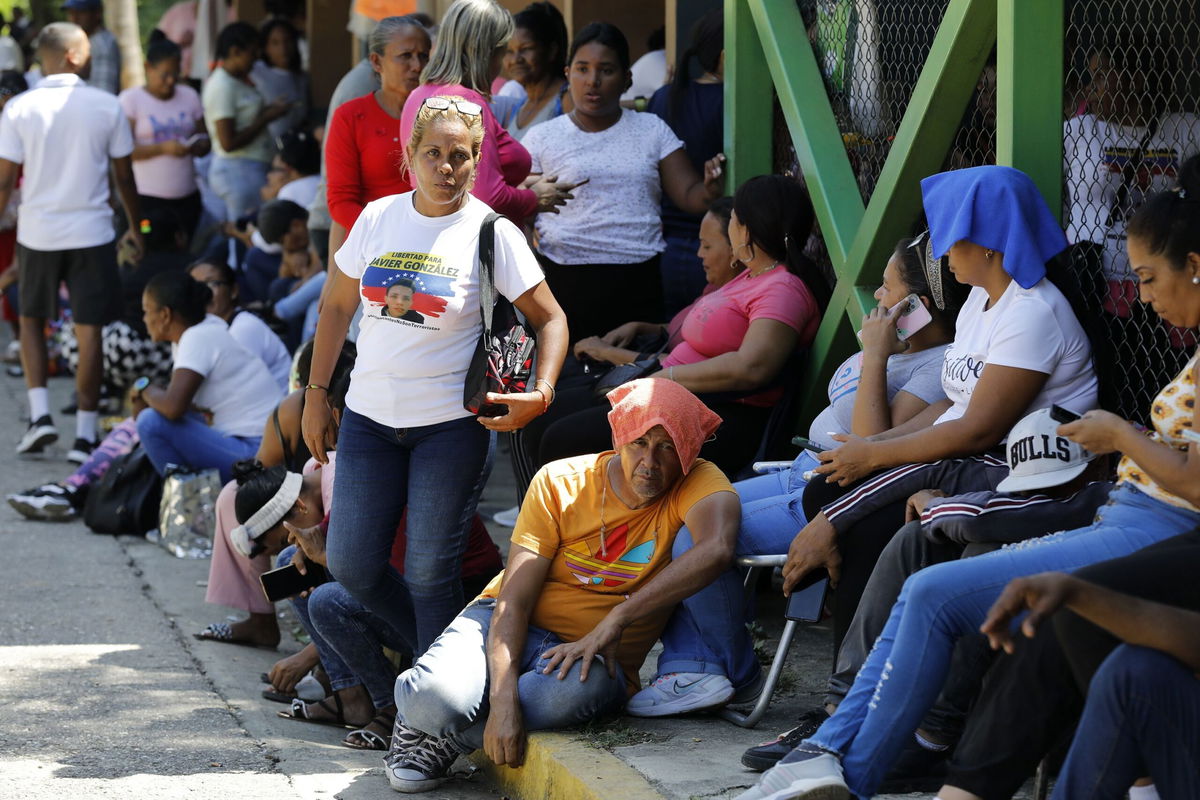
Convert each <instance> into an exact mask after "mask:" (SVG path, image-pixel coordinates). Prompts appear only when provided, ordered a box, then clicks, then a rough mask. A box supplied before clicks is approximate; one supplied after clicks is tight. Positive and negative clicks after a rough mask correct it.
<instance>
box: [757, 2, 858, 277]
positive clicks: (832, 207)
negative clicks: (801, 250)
mask: <svg viewBox="0 0 1200 800" xmlns="http://www.w3.org/2000/svg"><path fill="white" fill-rule="evenodd" d="M749 6H750V13H751V14H752V15H753V17H754V22H755V24H756V25H757V27H758V38H759V40H760V41H761V47H762V50H763V52H764V54H765V56H766V63H767V66H768V67H769V68H770V72H771V79H772V80H773V81H774V83H775V90H776V92H777V93H778V94H779V105H780V108H782V109H783V116H784V118H785V119H786V120H787V124H788V131H789V133H791V136H792V145H793V147H795V149H796V160H797V161H798V162H799V163H800V171H801V172H802V173H803V175H804V180H805V182H806V183H807V185H808V193H809V196H810V197H811V198H812V202H813V209H814V210H815V211H816V212H817V222H818V223H819V224H820V226H821V232H822V234H823V235H824V237H825V244H826V246H827V247H828V249H829V257H830V259H831V260H832V261H833V268H834V271H835V272H836V273H837V275H838V279H839V281H840V280H841V278H842V274H843V267H844V265H845V263H846V257H847V255H848V253H849V251H850V243H851V242H852V241H853V240H854V234H855V233H856V232H857V230H858V226H859V223H860V222H861V220H862V215H863V202H862V196H861V195H860V194H859V191H858V182H857V181H856V180H855V178H854V171H853V170H852V169H851V168H850V160H849V159H848V158H847V157H846V147H845V145H844V144H843V143H842V134H841V132H840V131H839V130H838V126H837V120H836V119H835V118H834V116H833V109H832V108H831V107H830V105H829V98H828V97H827V96H826V93H825V83H824V81H823V80H822V78H821V70H820V68H819V67H818V66H817V58H816V56H815V55H814V54H813V49H812V47H810V46H809V43H808V33H807V32H806V31H805V29H804V20H803V19H802V18H801V17H800V10H799V9H798V8H796V4H795V3H793V2H780V0H749ZM765 119H768V120H769V119H770V118H769V117H767V118H765Z"/></svg>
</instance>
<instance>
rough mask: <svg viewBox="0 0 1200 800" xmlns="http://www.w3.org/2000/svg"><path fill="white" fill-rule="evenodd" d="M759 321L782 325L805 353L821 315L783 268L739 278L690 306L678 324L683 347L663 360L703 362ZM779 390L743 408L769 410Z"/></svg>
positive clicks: (736, 343) (731, 347)
mask: <svg viewBox="0 0 1200 800" xmlns="http://www.w3.org/2000/svg"><path fill="white" fill-rule="evenodd" d="M758 319H773V320H776V321H778V322H782V323H783V324H785V325H787V326H788V327H790V328H792V329H793V330H795V331H796V333H798V334H799V336H800V338H799V341H798V342H797V346H799V347H807V346H808V345H809V344H811V343H812V340H813V337H814V336H816V334H817V326H818V325H820V323H821V311H820V308H819V307H818V306H817V301H816V299H815V298H814V297H813V295H812V292H810V291H809V289H808V286H806V285H805V284H804V281H802V280H800V278H798V277H796V276H795V275H793V274H792V273H790V272H788V271H787V270H786V269H783V268H782V267H779V268H776V269H773V270H771V271H770V272H768V273H766V274H765V275H759V276H758V277H753V276H751V275H750V273H749V271H746V272H743V273H742V274H741V275H738V276H737V277H736V278H734V279H733V280H731V281H730V282H729V283H727V284H725V285H724V286H722V287H721V288H720V289H717V290H716V291H713V292H710V293H709V294H706V295H703V296H702V297H701V298H700V299H699V300H697V301H696V302H695V303H693V304H692V306H691V310H690V311H689V312H688V315H687V318H686V319H684V321H683V341H682V342H681V343H680V344H679V346H677V347H676V348H675V349H673V350H672V351H671V353H670V355H668V356H667V357H666V359H664V360H663V362H662V365H663V367H664V368H666V367H674V366H679V365H682V364H695V363H698V362H700V361H707V360H708V359H710V358H715V357H717V356H719V355H722V354H724V353H732V352H734V351H735V350H738V349H739V348H740V347H741V346H742V340H743V339H745V338H746V331H747V330H749V329H750V323H751V322H754V321H755V320H758ZM779 393H780V390H779V389H771V390H768V391H765V392H762V393H761V394H756V395H751V396H749V397H745V398H743V399H742V402H744V403H747V404H748V405H755V406H769V405H771V403H773V402H775V400H776V399H777V398H778V396H779Z"/></svg>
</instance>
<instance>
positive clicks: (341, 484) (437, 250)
mask: <svg viewBox="0 0 1200 800" xmlns="http://www.w3.org/2000/svg"><path fill="white" fill-rule="evenodd" d="M483 139H484V124H483V116H482V109H481V107H480V106H479V104H477V103H474V102H471V101H467V100H464V99H462V98H460V97H456V96H440V95H435V96H432V97H426V98H425V99H424V100H423V101H422V102H421V104H420V108H419V109H418V111H417V113H416V116H415V119H414V120H413V126H412V135H411V136H410V138H409V140H408V146H407V148H406V151H405V154H406V162H407V168H408V170H409V173H410V175H411V179H412V185H413V187H414V189H413V191H412V192H406V193H404V194H398V195H392V196H390V197H384V198H382V199H380V200H376V201H374V202H372V203H369V204H368V205H367V206H366V208H365V209H364V210H363V212H362V214H361V215H359V217H358V219H357V220H356V221H355V223H354V227H353V228H352V229H351V230H350V234H349V236H347V238H346V242H345V244H344V245H342V247H341V249H340V250H339V251H338V253H337V256H336V260H337V266H338V269H337V270H335V271H334V272H333V278H332V286H331V289H330V291H329V294H328V295H327V297H326V301H325V305H324V306H323V308H322V310H321V316H320V320H319V322H318V324H317V335H316V340H315V345H314V351H313V363H312V370H311V373H310V378H309V380H310V383H309V385H308V386H307V394H308V400H309V402H307V403H306V404H305V407H304V419H303V424H302V428H303V432H304V439H305V442H306V443H307V444H308V447H309V449H310V451H311V452H312V454H313V455H314V456H315V457H316V458H317V460H319V461H321V462H324V461H325V460H326V455H325V451H326V447H327V442H329V441H331V439H332V433H333V428H332V419H331V416H330V411H329V406H328V403H327V402H326V395H327V394H328V386H329V383H328V377H329V375H330V373H331V371H332V369H333V364H334V361H335V359H336V355H337V353H338V351H339V350H340V348H341V345H342V342H343V340H344V339H345V336H346V331H347V327H348V325H349V323H350V318H351V316H353V314H354V312H355V311H356V310H357V308H358V307H359V306H360V305H361V306H362V308H363V312H364V313H363V315H362V328H361V331H360V334H359V338H358V356H357V359H356V361H355V365H354V371H353V372H352V373H351V380H350V390H349V393H348V395H347V397H346V411H345V414H344V416H343V417H342V421H341V425H340V427H339V429H338V432H337V443H338V472H337V477H336V480H335V482H334V490H333V491H334V494H333V497H334V500H335V502H334V503H333V512H332V516H331V518H330V530H329V551H328V559H329V567H330V570H331V572H332V573H333V574H334V575H335V576H336V577H337V579H338V581H339V582H341V583H342V585H343V586H345V587H346V589H347V590H348V591H349V592H350V593H351V594H352V595H353V596H354V597H355V598H357V599H358V600H359V601H360V602H361V603H363V605H365V606H366V607H367V608H368V609H370V610H372V611H374V612H375V613H376V614H378V615H379V616H381V617H383V618H384V619H385V620H387V621H388V622H389V624H392V625H394V626H395V627H400V626H401V623H402V621H403V620H404V619H405V617H407V616H408V615H409V614H415V616H416V622H417V630H416V636H417V641H416V648H415V652H414V655H420V654H421V653H423V652H424V651H425V649H426V648H427V647H428V646H429V645H430V643H432V641H433V640H434V638H435V637H436V636H437V635H438V634H440V633H441V632H442V630H443V629H444V628H445V626H446V625H447V624H448V623H449V622H450V621H451V620H452V619H453V618H454V615H455V614H456V613H457V612H458V611H459V610H460V609H461V608H462V607H463V596H462V586H461V583H460V582H459V580H458V576H459V572H460V566H461V559H462V553H463V550H464V548H465V545H466V537H467V533H468V531H469V523H470V520H471V518H472V517H473V515H474V513H475V504H476V502H477V500H478V491H479V487H480V486H482V480H481V478H482V477H483V475H484V471H485V470H486V469H487V468H488V466H489V463H490V460H489V454H490V446H491V441H492V435H491V431H514V430H518V429H520V428H521V427H523V426H524V425H525V424H526V423H528V422H529V421H530V420H531V419H533V418H534V417H536V416H538V415H539V414H541V413H543V412H544V411H545V410H546V408H547V407H548V406H549V403H550V402H551V401H552V400H553V398H554V382H555V380H556V379H557V378H558V371H559V368H560V367H561V365H562V361H563V357H564V356H565V355H566V349H567V336H566V330H567V326H566V318H565V317H564V315H563V312H562V310H561V309H560V308H559V307H558V303H557V302H556V301H555V300H554V297H553V295H552V294H551V293H550V290H549V288H548V287H547V286H546V283H545V280H544V278H543V276H542V273H541V270H540V269H539V268H538V265H537V261H536V260H535V259H534V257H533V253H532V252H530V250H529V247H528V245H527V244H526V243H525V237H524V236H523V235H522V233H521V232H520V231H519V230H518V229H517V227H516V226H515V225H513V224H512V223H511V222H508V221H507V220H504V219H500V220H498V221H497V222H496V224H495V229H494V230H495V256H494V266H495V285H496V289H497V290H498V291H499V292H500V293H501V294H503V295H504V296H505V297H507V298H509V299H510V300H512V302H513V303H514V305H516V307H517V308H518V309H519V310H520V311H521V313H522V314H524V315H525V317H526V319H528V321H529V323H530V325H532V327H533V328H534V330H535V331H536V332H537V343H538V359H537V375H536V378H535V382H534V384H533V385H532V386H531V388H530V391H528V392H523V393H516V394H506V395H492V396H489V400H492V399H493V398H494V400H495V401H496V402H502V403H503V404H504V405H506V406H507V409H508V410H507V413H505V414H503V415H502V416H496V417H479V418H474V415H473V414H471V413H470V412H469V411H466V410H465V409H464V408H463V386H464V381H465V378H466V373H467V367H468V365H469V364H470V361H471V357H472V354H473V353H474V351H475V347H476V343H477V342H478V340H479V335H480V331H481V322H480V313H479V278H478V274H479V273H478V269H479V265H478V258H477V252H478V246H479V231H480V226H481V225H482V223H483V222H484V219H485V218H486V217H487V216H488V214H489V213H491V209H490V208H488V206H487V205H485V204H484V203H483V202H482V201H480V200H478V199H477V198H475V197H473V196H471V195H470V194H469V191H470V189H471V186H472V184H473V183H474V180H475V175H476V167H477V165H478V163H479V157H480V153H481V150H482V145H483ZM401 280H406V281H409V282H411V283H412V285H413V287H414V289H415V292H414V296H413V300H412V306H411V308H413V309H415V310H416V311H417V312H418V313H419V314H420V316H421V321H419V322H418V321H415V320H414V319H405V318H403V317H394V316H391V315H389V314H383V313H380V310H381V309H382V308H383V307H384V306H385V304H386V302H387V290H388V287H389V286H390V285H392V284H393V283H396V282H398V281H401ZM406 505H407V509H408V518H407V524H408V549H407V552H406V554H405V561H404V576H403V577H401V576H400V574H399V573H398V572H397V571H396V570H395V569H393V568H392V567H390V566H389V565H388V555H389V553H390V552H391V546H392V540H393V538H394V537H395V532H396V526H397V524H398V523H399V521H400V515H401V513H402V512H403V510H404V508H405V506H406Z"/></svg>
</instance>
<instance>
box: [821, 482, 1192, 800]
mask: <svg viewBox="0 0 1200 800" xmlns="http://www.w3.org/2000/svg"><path fill="white" fill-rule="evenodd" d="M1197 524H1200V514H1198V513H1196V512H1194V511H1189V510H1187V509H1183V508H1178V507H1176V506H1172V505H1168V504H1167V503H1163V502H1161V501H1159V500H1155V499H1154V498H1152V497H1150V496H1148V495H1146V494H1143V493H1142V492H1140V491H1138V490H1137V489H1135V488H1134V487H1133V486H1131V485H1129V484H1118V485H1117V487H1116V488H1115V489H1113V491H1112V494H1110V495H1109V501H1108V503H1107V504H1106V505H1104V506H1101V508H1100V510H1099V511H1098V512H1097V513H1096V521H1095V522H1093V523H1092V524H1091V525H1089V526H1088V527H1086V528H1079V529H1077V530H1073V531H1063V532H1061V533H1052V534H1050V535H1049V536H1043V537H1041V538H1039V539H1031V540H1029V541H1026V542H1022V543H1020V544H1016V545H1008V546H1006V547H1004V548H1003V549H1001V550H997V551H996V552H994V553H988V554H986V555H982V556H977V557H975V558H968V559H965V560H962V561H952V562H949V563H945V564H937V565H935V566H932V567H929V568H927V569H923V570H921V571H920V572H918V573H916V574H915V575H913V576H911V577H910V578H909V579H908V580H907V581H905V582H904V588H903V589H902V590H901V591H900V597H899V599H897V600H896V604H895V605H894V606H892V613H891V616H890V617H889V618H888V622H887V625H886V626H885V627H884V630H883V633H882V634H880V636H879V639H878V640H876V642H875V647H874V649H872V651H871V654H870V655H869V656H868V657H867V660H866V663H864V664H863V666H862V669H861V670H859V673H858V677H857V678H856V679H855V681H854V686H853V687H851V689H850V692H849V694H847V695H846V699H845V700H843V701H842V704H841V705H840V706H838V709H837V712H836V713H835V714H834V715H833V716H832V717H830V718H829V719H828V720H827V721H826V722H825V724H824V725H822V726H821V727H820V729H819V730H818V731H817V732H816V733H815V734H814V735H813V736H812V738H811V739H809V740H808V741H807V744H810V745H816V746H817V747H820V748H822V749H825V750H828V751H830V752H832V753H836V754H838V755H839V756H841V758H842V766H843V768H844V770H845V776H846V783H847V785H849V787H850V790H851V791H852V792H854V794H855V795H857V796H859V797H870V796H871V795H872V794H873V793H874V791H875V789H876V788H878V786H879V784H880V782H881V781H882V780H883V778H884V776H885V775H886V774H887V772H888V770H889V769H890V768H891V766H892V764H893V762H894V761H895V760H896V757H897V755H898V754H899V752H900V749H901V748H902V747H903V745H904V743H905V741H906V740H907V739H908V737H909V736H911V734H912V732H913V731H914V730H916V728H917V726H918V725H919V724H920V722H921V717H922V716H924V714H925V712H926V711H928V710H929V707H930V706H932V705H933V702H934V700H935V699H936V698H937V695H938V692H939V691H941V688H942V684H943V683H945V680H946V674H947V672H949V665H950V655H951V653H952V652H953V650H954V644H955V642H956V641H957V640H958V639H959V638H960V637H962V636H965V635H967V634H969V633H973V632H975V631H977V630H978V629H979V626H980V625H981V624H983V620H984V618H985V617H986V616H987V612H988V610H989V609H990V608H991V606H992V603H993V602H995V600H996V598H997V597H999V596H1000V592H1001V591H1002V590H1003V589H1004V587H1005V586H1006V585H1007V584H1008V582H1009V581H1010V580H1012V579H1013V578H1019V577H1021V576H1024V575H1033V574H1035V573H1038V572H1045V571H1047V570H1054V571H1063V572H1070V571H1073V570H1076V569H1078V568H1080V567H1084V566H1087V565H1088V564H1094V563H1097V562H1099V561H1108V560H1110V559H1113V558H1118V557H1120V556H1125V555H1129V554H1130V553H1132V552H1134V551H1136V550H1140V549H1142V548H1143V547H1147V546H1149V545H1152V544H1154V543H1155V542H1160V541H1162V540H1164V539H1168V538H1170V537H1172V536H1177V535H1178V534H1181V533H1184V532H1186V531H1189V530H1191V529H1192V528H1195V527H1196V526H1197Z"/></svg>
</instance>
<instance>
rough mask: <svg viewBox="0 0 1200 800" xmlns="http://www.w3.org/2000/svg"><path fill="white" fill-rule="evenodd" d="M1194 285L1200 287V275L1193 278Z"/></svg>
mask: <svg viewBox="0 0 1200 800" xmlns="http://www.w3.org/2000/svg"><path fill="white" fill-rule="evenodd" d="M1192 284H1193V285H1195V286H1200V275H1193V276H1192Z"/></svg>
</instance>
